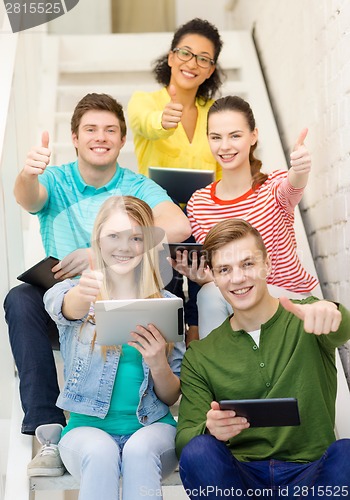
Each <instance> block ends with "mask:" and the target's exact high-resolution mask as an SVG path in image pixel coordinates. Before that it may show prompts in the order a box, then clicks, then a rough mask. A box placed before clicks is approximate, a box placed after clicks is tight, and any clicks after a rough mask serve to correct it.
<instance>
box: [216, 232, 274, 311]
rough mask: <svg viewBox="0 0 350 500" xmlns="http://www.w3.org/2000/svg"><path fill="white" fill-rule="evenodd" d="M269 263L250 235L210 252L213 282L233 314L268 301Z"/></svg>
mask: <svg viewBox="0 0 350 500" xmlns="http://www.w3.org/2000/svg"><path fill="white" fill-rule="evenodd" d="M269 270H270V262H269V259H268V257H266V256H264V255H263V253H262V251H261V249H259V248H258V246H257V243H256V239H255V238H254V236H252V235H248V236H245V237H243V238H241V239H239V240H236V241H232V242H230V243H227V244H226V245H224V246H222V247H221V248H219V249H218V250H216V251H215V252H214V253H213V256H212V272H213V276H214V282H215V284H216V286H218V288H219V289H220V292H221V293H222V295H223V297H224V298H225V299H226V300H227V302H229V303H230V304H231V306H232V308H233V310H234V311H237V312H238V311H248V310H252V309H254V308H257V307H259V306H260V305H261V304H262V303H263V301H264V300H265V299H266V300H268V299H269V297H270V295H269V293H268V289H267V285H266V278H267V276H268V274H269Z"/></svg>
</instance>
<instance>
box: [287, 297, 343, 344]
mask: <svg viewBox="0 0 350 500" xmlns="http://www.w3.org/2000/svg"><path fill="white" fill-rule="evenodd" d="M280 303H281V305H282V306H283V307H284V308H285V309H286V310H287V311H289V312H291V313H293V314H294V315H295V316H296V317H297V318H299V319H301V320H302V321H303V322H304V330H305V331H306V332H307V333H314V334H315V335H322V334H328V333H330V332H336V331H337V330H338V328H339V325H340V322H341V313H340V311H339V310H338V308H337V306H336V305H335V304H334V302H329V301H328V300H318V301H317V302H313V303H312V304H295V303H294V302H292V301H291V300H289V299H287V298H286V297H281V298H280Z"/></svg>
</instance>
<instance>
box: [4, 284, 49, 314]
mask: <svg viewBox="0 0 350 500" xmlns="http://www.w3.org/2000/svg"><path fill="white" fill-rule="evenodd" d="M42 297H43V293H42V291H41V290H40V289H39V288H37V287H34V286H32V285H28V284H27V283H24V284H22V285H18V286H16V287H14V288H12V289H11V290H10V291H9V292H8V294H7V295H6V297H5V300H4V309H5V312H6V313H10V312H12V311H13V312H16V311H17V312H18V311H19V310H20V311H21V315H22V314H23V309H26V308H27V307H30V308H31V309H32V308H33V306H35V304H37V305H38V307H40V308H43V307H44V304H43V300H42ZM21 315H20V316H21Z"/></svg>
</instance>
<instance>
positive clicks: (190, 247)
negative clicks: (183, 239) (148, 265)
mask: <svg viewBox="0 0 350 500" xmlns="http://www.w3.org/2000/svg"><path fill="white" fill-rule="evenodd" d="M168 246H169V252H170V256H171V258H172V259H176V252H177V250H179V251H180V252H183V251H184V250H187V251H188V262H189V264H192V255H193V253H197V261H198V262H199V259H200V258H201V255H202V247H203V245H202V244H201V243H168Z"/></svg>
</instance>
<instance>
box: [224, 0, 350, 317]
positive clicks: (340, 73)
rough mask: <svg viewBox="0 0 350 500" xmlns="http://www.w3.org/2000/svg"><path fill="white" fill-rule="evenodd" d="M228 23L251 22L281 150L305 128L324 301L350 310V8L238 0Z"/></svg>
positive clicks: (312, 1)
mask: <svg viewBox="0 0 350 500" xmlns="http://www.w3.org/2000/svg"><path fill="white" fill-rule="evenodd" d="M231 21H232V26H234V27H239V28H249V27H251V26H252V25H253V23H255V36H256V40H257V44H258V47H259V49H260V51H261V58H262V62H263V67H264V70H265V73H266V77H267V81H268V86H269V88H270V91H271V95H272V101H273V105H274V107H275V109H276V111H277V116H278V121H279V124H280V128H281V130H282V137H283V140H284V142H285V144H288V145H290V146H292V145H293V143H294V141H295V139H296V137H297V135H298V132H299V130H301V128H303V127H304V126H307V127H309V135H308V138H307V145H308V147H309V149H310V151H311V153H312V156H313V172H312V175H311V177H310V181H309V184H308V187H307V189H306V192H305V195H304V198H303V202H302V207H303V218H304V222H305V224H306V228H307V233H308V236H309V241H310V244H311V250H312V252H313V255H314V259H315V263H316V268H317V271H318V274H319V278H320V281H321V285H322V288H323V292H324V295H325V296H326V297H327V298H329V299H333V300H338V301H340V302H342V303H344V304H345V305H346V306H347V307H350V293H349V292H350V2H348V1H347V0H324V1H323V2H320V1H319V0H308V1H307V2H305V0H283V1H281V0H249V2H247V0H239V1H238V5H237V7H236V9H235V11H234V12H233V14H232V17H231Z"/></svg>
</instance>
